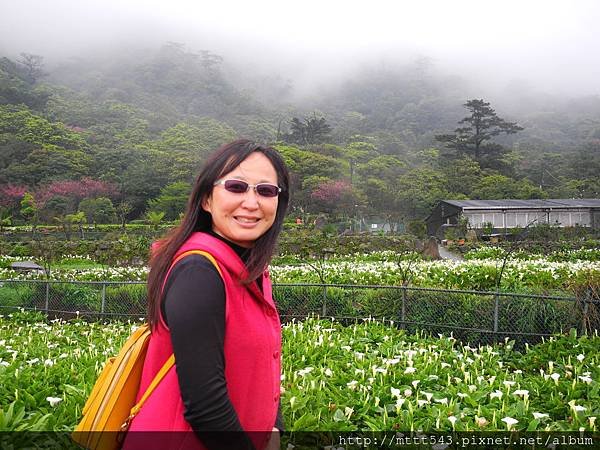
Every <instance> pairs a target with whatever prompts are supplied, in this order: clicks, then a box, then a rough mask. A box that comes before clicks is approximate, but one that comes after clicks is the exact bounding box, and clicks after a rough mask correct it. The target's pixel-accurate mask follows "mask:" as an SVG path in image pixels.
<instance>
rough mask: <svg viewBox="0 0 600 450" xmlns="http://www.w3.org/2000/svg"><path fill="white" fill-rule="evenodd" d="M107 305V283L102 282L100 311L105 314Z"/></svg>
mask: <svg viewBox="0 0 600 450" xmlns="http://www.w3.org/2000/svg"><path fill="white" fill-rule="evenodd" d="M105 306H106V283H102V308H101V309H100V312H101V313H102V314H104V308H105Z"/></svg>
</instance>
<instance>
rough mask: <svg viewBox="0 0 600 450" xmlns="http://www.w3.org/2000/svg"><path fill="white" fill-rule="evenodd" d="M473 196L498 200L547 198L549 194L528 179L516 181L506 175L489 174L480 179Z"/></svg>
mask: <svg viewBox="0 0 600 450" xmlns="http://www.w3.org/2000/svg"><path fill="white" fill-rule="evenodd" d="M471 195H472V197H473V198H477V199H485V200H496V199H505V198H517V199H533V198H546V197H547V194H546V193H545V192H544V191H542V190H541V189H540V188H538V187H536V186H534V185H532V184H531V183H530V182H529V181H527V180H521V181H515V180H514V179H512V178H509V177H506V176H504V175H488V176H485V177H483V178H481V179H480V180H479V182H478V183H477V184H476V185H475V186H474V187H473V190H472V192H471Z"/></svg>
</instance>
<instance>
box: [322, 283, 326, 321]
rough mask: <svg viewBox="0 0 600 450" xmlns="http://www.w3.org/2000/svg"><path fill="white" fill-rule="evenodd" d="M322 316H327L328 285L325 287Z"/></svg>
mask: <svg viewBox="0 0 600 450" xmlns="http://www.w3.org/2000/svg"><path fill="white" fill-rule="evenodd" d="M321 315H323V316H326V315H327V285H326V284H324V285H323V305H322V308H321Z"/></svg>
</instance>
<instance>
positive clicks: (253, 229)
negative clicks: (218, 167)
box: [202, 152, 279, 248]
mask: <svg viewBox="0 0 600 450" xmlns="http://www.w3.org/2000/svg"><path fill="white" fill-rule="evenodd" d="M231 179H235V180H241V181H245V182H246V183H248V184H252V185H254V184H258V183H269V184H274V185H277V172H276V171H275V168H274V167H273V164H271V161H269V159H268V158H267V157H266V156H265V155H263V154H262V153H260V152H254V153H251V154H250V155H249V156H248V157H247V158H246V159H245V160H243V161H242V162H241V163H240V165H239V166H237V167H236V168H235V169H233V170H232V171H231V172H229V173H226V174H225V175H223V176H222V177H221V178H219V180H231ZM219 180H218V181H219ZM278 199H279V197H264V196H260V195H258V194H257V193H256V191H255V190H254V189H253V188H250V189H248V191H247V192H243V193H233V192H229V191H227V190H226V189H225V186H224V185H222V184H218V185H215V186H214V187H213V190H212V193H211V195H210V196H209V197H207V198H206V199H204V200H203V202H202V208H203V209H204V210H205V211H208V212H209V213H210V214H211V216H212V229H213V231H214V232H215V233H217V234H218V235H220V236H222V237H224V238H225V239H227V240H228V241H231V242H233V243H234V244H238V245H240V246H242V247H246V248H249V247H252V246H253V245H254V242H255V241H256V240H257V239H258V238H259V237H261V236H262V235H263V234H265V233H266V232H267V230H268V229H269V228H270V227H271V225H273V222H274V221H275V215H276V213H277V203H278Z"/></svg>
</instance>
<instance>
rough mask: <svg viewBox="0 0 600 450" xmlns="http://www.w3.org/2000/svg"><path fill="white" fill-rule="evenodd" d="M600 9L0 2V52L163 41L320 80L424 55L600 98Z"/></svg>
mask: <svg viewBox="0 0 600 450" xmlns="http://www.w3.org/2000/svg"><path fill="white" fill-rule="evenodd" d="M599 24H600V1H598V0H560V1H559V0H502V1H488V0H409V1H401V0H379V1H378V0H370V1H366V0H363V1H356V0H344V1H342V0H302V1H288V0H277V1H276V0H247V1H237V2H234V1H229V0H211V1H200V0H196V1H192V0H189V1H186V0H14V1H11V0H0V54H1V55H6V56H9V57H16V56H17V55H18V54H19V53H20V52H28V53H36V54H41V55H44V56H45V57H46V59H47V60H48V61H51V60H52V59H53V58H59V57H68V56H75V55H81V54H85V53H89V52H90V51H92V52H98V51H103V52H104V51H112V50H117V49H120V48H123V47H126V46H131V45H136V46H145V47H158V46H159V45H160V44H162V43H164V42H167V41H175V42H181V43H185V44H186V45H187V46H188V48H189V49H190V50H200V49H208V50H211V51H213V52H215V53H219V54H222V55H224V56H225V57H226V58H227V59H228V60H232V61H241V62H242V63H244V65H245V67H252V66H251V64H253V63H254V64H255V65H256V66H259V65H262V66H264V65H265V64H266V65H272V66H276V67H273V70H275V71H279V72H281V73H282V74H283V75H284V76H289V77H294V76H297V77H298V78H302V77H304V79H305V80H306V79H311V80H312V81H316V80H318V79H321V77H323V78H322V79H324V80H327V79H331V77H333V76H338V75H340V74H343V73H344V72H346V71H348V70H352V69H353V68H354V67H355V66H357V65H358V66H360V65H363V66H364V65H366V64H382V63H385V62H386V61H391V60H393V59H397V60H399V61H402V60H410V59H414V58H415V57H417V56H419V55H425V56H429V57H431V58H432V59H433V61H434V64H435V65H436V66H437V67H440V68H443V69H445V70H449V71H450V72H451V73H455V74H459V75H462V76H467V77H470V78H472V79H478V80H479V81H484V80H489V81H490V82H494V83H496V84H502V83H508V82H509V81H511V80H512V79H514V78H519V79H527V80H529V81H531V82H532V83H533V86H534V87H535V88H537V89H541V90H546V91H549V92H552V93H556V94H566V95H581V94H600V25H599Z"/></svg>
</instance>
